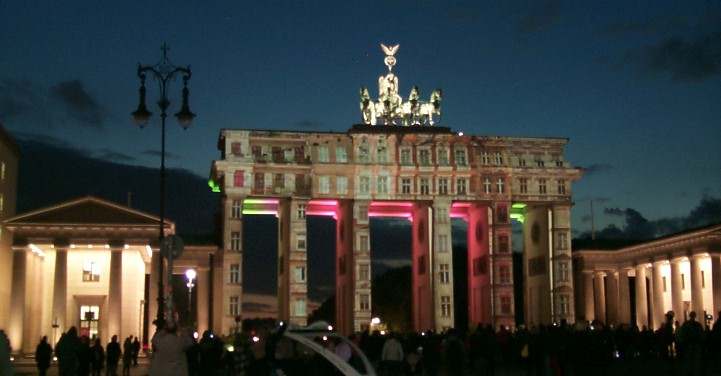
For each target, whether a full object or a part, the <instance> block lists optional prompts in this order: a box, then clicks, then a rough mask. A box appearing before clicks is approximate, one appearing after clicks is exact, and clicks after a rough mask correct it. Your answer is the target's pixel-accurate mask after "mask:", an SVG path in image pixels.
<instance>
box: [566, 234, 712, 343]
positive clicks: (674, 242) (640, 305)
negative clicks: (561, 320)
mask: <svg viewBox="0 0 721 376" xmlns="http://www.w3.org/2000/svg"><path fill="white" fill-rule="evenodd" d="M573 263H574V272H575V274H574V279H575V281H576V286H577V287H578V288H577V289H576V296H577V298H576V304H577V306H576V307H577V308H576V312H577V315H578V316H579V318H580V319H583V320H587V321H592V320H600V321H601V322H608V323H611V324H632V325H633V324H635V325H637V326H638V327H639V328H642V327H644V326H645V327H647V328H651V329H658V328H659V327H660V326H661V324H663V322H664V315H665V314H666V312H668V311H673V312H674V314H675V317H676V320H678V321H679V322H681V323H682V322H684V321H685V320H686V319H687V318H688V315H689V313H690V312H691V311H695V312H696V314H697V317H698V318H699V321H702V320H704V319H705V320H708V319H711V318H713V319H715V318H718V317H717V316H716V315H717V314H718V313H719V312H721V225H712V226H708V227H704V228H700V229H695V230H690V231H686V232H682V233H679V234H673V235H669V236H665V237H662V238H659V239H656V240H652V241H648V242H643V243H639V244H635V245H630V246H626V247H620V248H617V249H613V250H607V249H594V248H588V249H581V250H577V251H575V252H574V253H573ZM702 322H703V321H702Z"/></svg>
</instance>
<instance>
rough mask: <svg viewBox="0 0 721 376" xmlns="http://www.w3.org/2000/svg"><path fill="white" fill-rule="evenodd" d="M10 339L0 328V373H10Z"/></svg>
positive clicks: (11, 371) (11, 367) (11, 370)
mask: <svg viewBox="0 0 721 376" xmlns="http://www.w3.org/2000/svg"><path fill="white" fill-rule="evenodd" d="M10 353H12V349H11V348H10V340H9V339H8V336H7V335H6V334H5V331H4V330H2V329H0V375H12V374H13V366H12V364H10Z"/></svg>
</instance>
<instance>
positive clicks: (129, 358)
mask: <svg viewBox="0 0 721 376" xmlns="http://www.w3.org/2000/svg"><path fill="white" fill-rule="evenodd" d="M131 338H133V337H132V336H130V337H128V338H126V339H125V342H123V376H130V365H131V364H132V363H133V342H132V341H131V340H130V339H131Z"/></svg>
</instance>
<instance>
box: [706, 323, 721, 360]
mask: <svg viewBox="0 0 721 376" xmlns="http://www.w3.org/2000/svg"><path fill="white" fill-rule="evenodd" d="M709 337H710V338H709V342H710V343H709V344H710V349H709V350H710V351H711V354H712V355H711V357H710V361H711V363H712V364H711V367H712V371H713V372H716V374H721V357H719V356H718V354H721V311H720V312H719V313H718V315H717V316H716V321H715V322H714V324H713V327H712V329H711V334H710V336H709Z"/></svg>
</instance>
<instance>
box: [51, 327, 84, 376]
mask: <svg viewBox="0 0 721 376" xmlns="http://www.w3.org/2000/svg"><path fill="white" fill-rule="evenodd" d="M79 352H80V339H79V338H78V331H77V329H75V327H74V326H72V327H70V329H68V331H67V332H65V333H63V335H61V336H60V340H59V341H58V344H57V345H56V346H55V355H56V356H57V357H58V374H59V375H60V376H75V375H77V374H78V369H79V359H78V353H79Z"/></svg>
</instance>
